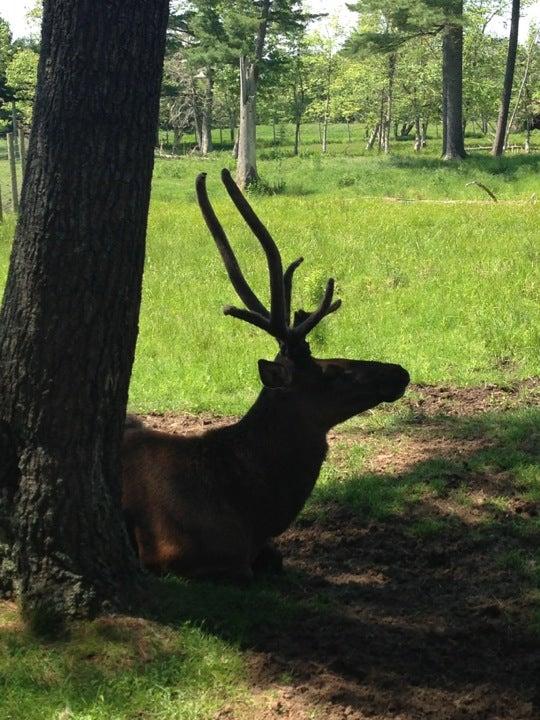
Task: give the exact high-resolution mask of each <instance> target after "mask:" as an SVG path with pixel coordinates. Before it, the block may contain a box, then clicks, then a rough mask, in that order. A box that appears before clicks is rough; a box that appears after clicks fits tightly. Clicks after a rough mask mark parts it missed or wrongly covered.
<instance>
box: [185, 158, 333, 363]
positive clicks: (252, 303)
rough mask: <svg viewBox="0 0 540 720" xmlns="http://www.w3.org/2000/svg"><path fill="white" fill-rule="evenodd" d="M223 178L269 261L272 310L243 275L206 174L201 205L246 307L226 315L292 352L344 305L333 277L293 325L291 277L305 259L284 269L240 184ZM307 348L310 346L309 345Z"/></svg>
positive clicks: (200, 183) (199, 186)
mask: <svg viewBox="0 0 540 720" xmlns="http://www.w3.org/2000/svg"><path fill="white" fill-rule="evenodd" d="M221 179H222V181H223V184H224V185H225V188H226V190H227V192H228V194H229V197H230V198H231V200H232V201H233V203H234V204H235V206H236V208H237V209H238V211H239V213H240V214H241V215H242V217H243V218H244V220H245V221H246V223H247V225H248V226H249V227H250V229H251V231H252V232H253V234H254V235H255V237H256V238H257V240H258V241H259V242H260V244H261V246H262V248H263V250H264V252H265V254H266V260H267V263H268V274H269V278H270V312H269V311H268V310H267V309H266V308H265V307H264V305H263V304H262V303H261V301H260V300H259V298H258V297H257V296H256V295H255V293H254V292H253V290H252V289H251V288H250V287H249V285H248V283H247V281H246V279H245V278H244V276H243V274H242V271H241V269H240V266H239V265H238V261H237V260H236V257H235V255H234V252H233V250H232V248H231V245H230V243H229V240H228V239H227V236H226V235H225V231H224V230H223V228H222V226H221V224H220V222H219V220H218V219H217V217H216V214H215V212H214V209H213V208H212V205H211V204H210V200H209V199H208V193H207V191H206V173H200V174H199V175H198V176H197V180H196V183H195V187H196V190H197V198H198V201H199V207H200V208H201V212H202V214H203V217H204V219H205V221H206V225H207V226H208V229H209V230H210V233H211V234H212V237H213V238H214V240H215V241H216V245H217V247H218V250H219V253H220V255H221V257H222V259H223V262H224V264H225V269H226V270H227V274H228V276H229V279H230V281H231V283H232V285H233V287H234V289H235V290H236V292H237V294H238V296H239V298H240V299H241V300H242V301H243V303H244V304H245V306H246V308H247V309H245V308H237V307H233V306H231V305H227V306H225V307H224V308H223V312H224V313H225V315H232V316H233V317H236V318H239V319H240V320H245V321H246V322H249V323H251V324H252V325H255V326H256V327H259V328H261V329H262V330H265V331H266V332H267V333H269V334H270V335H272V337H274V338H276V339H277V340H278V341H279V343H280V346H281V349H282V351H283V352H284V353H285V354H289V355H290V354H291V351H293V350H294V348H297V347H299V346H300V345H301V344H302V343H303V341H305V338H306V335H307V334H308V333H309V332H311V330H313V328H314V327H315V326H316V325H317V324H318V323H319V322H320V321H321V320H322V319H323V317H325V316H326V315H329V314H330V313H333V312H335V311H336V310H337V309H338V308H339V306H340V305H341V300H336V301H335V302H332V298H333V295H334V280H333V279H332V278H330V280H328V283H327V285H326V292H325V294H324V297H323V299H322V301H321V304H320V305H319V307H318V308H317V309H316V310H315V311H314V312H312V313H305V314H303V315H302V320H301V322H298V324H296V325H292V326H291V296H292V280H293V275H294V271H295V270H296V268H297V267H298V266H299V265H300V263H302V262H303V258H298V260H295V261H294V262H292V263H291V264H290V265H289V266H288V268H287V269H286V270H285V272H283V264H282V262H281V255H280V252H279V250H278V248H277V245H276V243H275V242H274V240H273V238H272V236H271V235H270V233H269V232H268V230H267V229H266V227H265V226H264V225H263V223H262V222H261V221H260V220H259V218H258V217H257V215H256V214H255V211H254V210H253V208H252V207H251V205H250V204H249V203H248V201H247V200H246V198H245V197H244V196H243V195H242V193H241V192H240V190H239V188H238V186H237V185H236V183H235V182H234V180H233V179H232V177H231V174H230V172H229V171H228V170H225V169H224V170H222V171H221ZM306 347H307V346H306Z"/></svg>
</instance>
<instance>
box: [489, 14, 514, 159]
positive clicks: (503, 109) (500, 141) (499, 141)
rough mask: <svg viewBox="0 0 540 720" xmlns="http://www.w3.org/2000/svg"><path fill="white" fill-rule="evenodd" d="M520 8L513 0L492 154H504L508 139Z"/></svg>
mask: <svg viewBox="0 0 540 720" xmlns="http://www.w3.org/2000/svg"><path fill="white" fill-rule="evenodd" d="M519 9H520V0H512V19H511V21H510V38H509V41H508V54H507V56H506V70H505V71H504V82H503V90H502V95H501V105H500V108H499V118H498V120H497V130H496V132H495V138H494V140H493V148H492V150H491V154H492V155H495V156H498V155H502V154H503V151H504V144H505V139H506V126H507V123H508V113H509V112H510V98H511V96H512V85H513V83H514V68H515V67H516V55H517V44H518V30H519Z"/></svg>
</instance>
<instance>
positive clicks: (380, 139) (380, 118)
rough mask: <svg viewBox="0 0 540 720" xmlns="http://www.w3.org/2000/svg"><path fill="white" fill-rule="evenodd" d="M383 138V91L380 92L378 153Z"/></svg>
mask: <svg viewBox="0 0 540 720" xmlns="http://www.w3.org/2000/svg"><path fill="white" fill-rule="evenodd" d="M383 137H384V90H381V108H380V112H379V143H378V148H377V150H378V152H381V148H382V144H383Z"/></svg>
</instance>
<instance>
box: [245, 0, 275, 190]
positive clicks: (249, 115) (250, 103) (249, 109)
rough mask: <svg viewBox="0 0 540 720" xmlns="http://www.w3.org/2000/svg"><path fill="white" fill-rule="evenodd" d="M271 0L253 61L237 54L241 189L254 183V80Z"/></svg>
mask: <svg viewBox="0 0 540 720" xmlns="http://www.w3.org/2000/svg"><path fill="white" fill-rule="evenodd" d="M270 4H271V0H262V3H261V8H260V9H261V20H260V23H259V28H258V31H257V38H256V41H255V51H254V53H253V58H254V59H253V60H252V59H250V58H249V57H248V56H247V55H242V56H241V57H240V125H239V128H238V160H237V163H236V182H237V183H238V185H239V187H240V188H241V189H244V188H246V187H248V186H249V185H251V184H252V183H254V182H257V180H258V179H259V176H258V174H257V81H258V79H259V64H260V63H261V61H262V57H263V52H264V43H265V40H266V30H267V28H268V19H269V16H270Z"/></svg>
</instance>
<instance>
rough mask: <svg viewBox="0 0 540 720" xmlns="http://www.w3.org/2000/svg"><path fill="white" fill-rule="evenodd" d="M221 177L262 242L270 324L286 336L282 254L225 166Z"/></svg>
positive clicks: (253, 231)
mask: <svg viewBox="0 0 540 720" xmlns="http://www.w3.org/2000/svg"><path fill="white" fill-rule="evenodd" d="M221 179H222V181H223V184H224V185H225V188H226V190H227V192H228V193H229V197H230V198H231V200H232V201H233V203H234V204H235V205H236V208H237V210H238V212H239V213H240V215H241V216H242V217H243V218H244V220H245V221H246V223H247V225H248V226H249V228H250V229H251V231H252V233H253V234H254V235H255V237H256V238H257V240H258V241H259V242H260V243H261V245H262V248H263V250H264V252H265V254H266V259H267V262H268V273H269V275H270V324H271V327H272V333H273V334H274V335H276V336H278V337H284V336H285V335H286V333H287V325H286V317H285V290H284V285H283V266H282V263H281V255H280V254H279V250H278V248H277V245H276V243H275V242H274V240H273V238H272V236H271V235H270V233H269V232H268V230H267V229H266V227H265V226H264V225H263V224H262V222H261V221H260V220H259V218H258V217H257V215H256V214H255V211H254V210H253V208H252V207H251V205H250V204H249V203H248V201H247V200H246V198H245V197H244V196H243V195H242V193H241V192H240V189H239V188H238V185H237V184H236V183H235V182H234V180H233V179H232V176H231V173H230V172H229V171H228V170H227V169H225V168H224V169H223V170H222V171H221Z"/></svg>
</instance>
